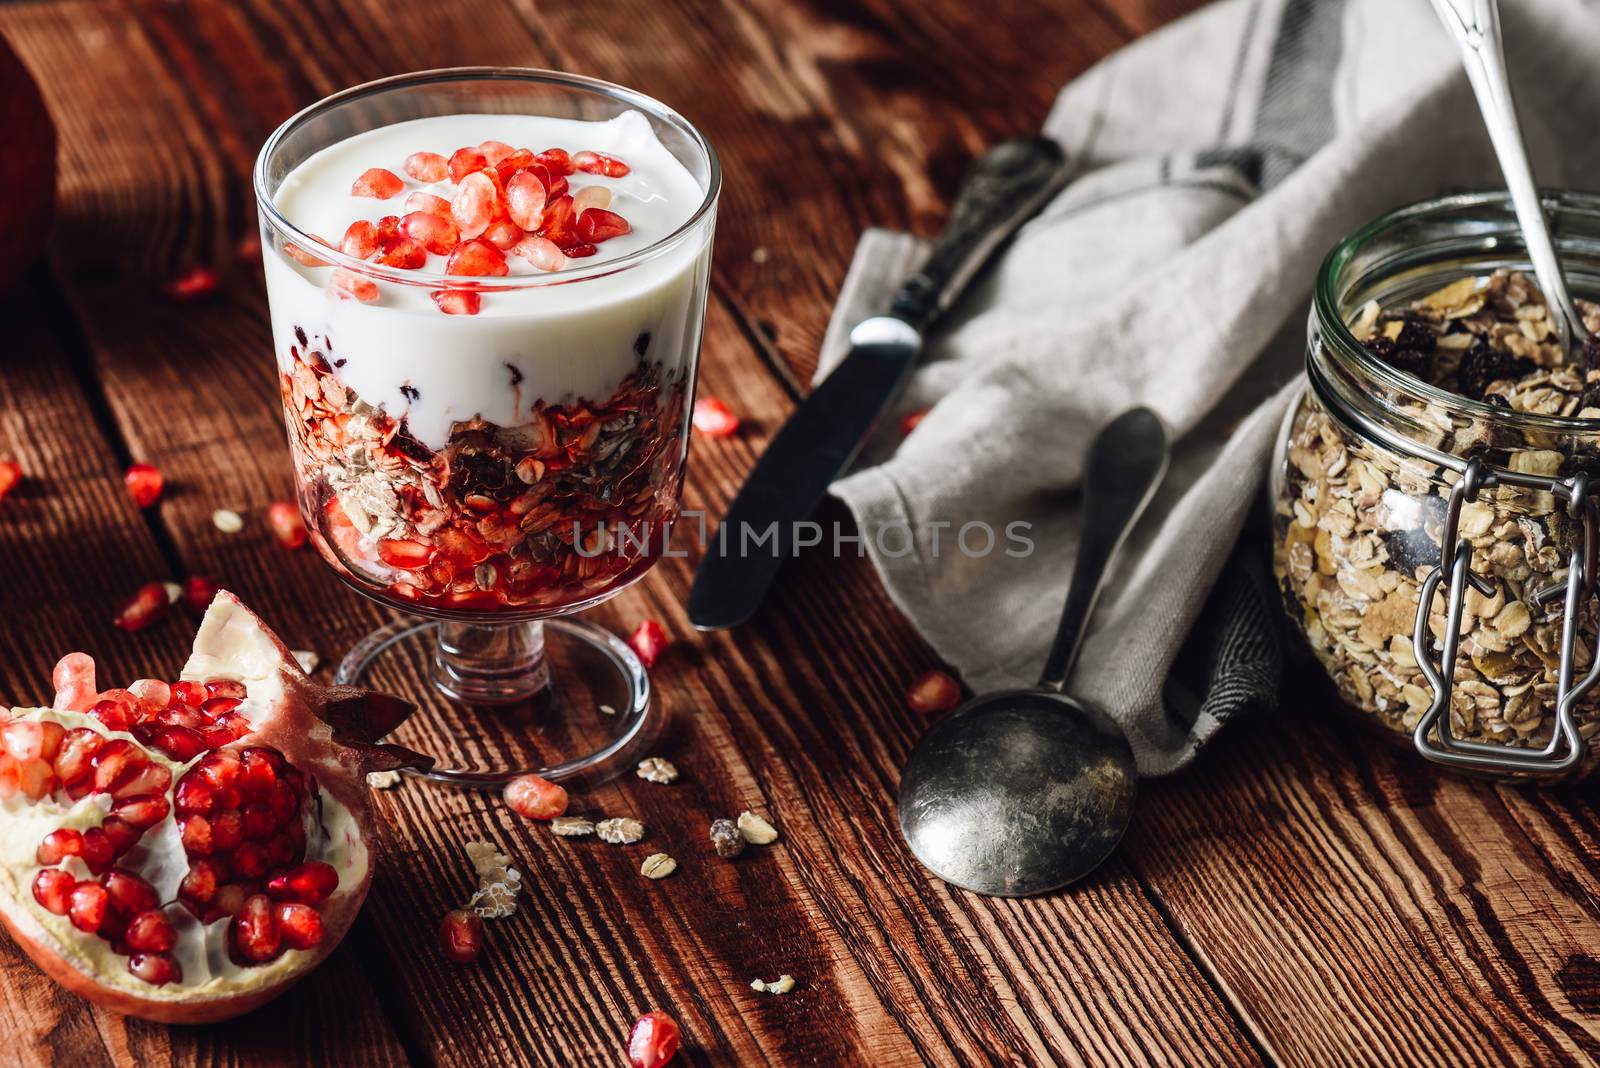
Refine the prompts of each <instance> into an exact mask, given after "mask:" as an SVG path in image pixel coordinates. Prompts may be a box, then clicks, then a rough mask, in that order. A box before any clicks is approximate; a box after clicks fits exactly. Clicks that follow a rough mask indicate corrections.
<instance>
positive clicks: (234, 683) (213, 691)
mask: <svg viewBox="0 0 1600 1068" xmlns="http://www.w3.org/2000/svg"><path fill="white" fill-rule="evenodd" d="M283 503H285V504H288V505H289V507H290V508H293V507H294V505H293V504H292V503H290V502H288V501H285V502H283ZM268 510H269V511H270V510H271V509H270V507H269V509H268ZM295 514H296V515H298V514H299V513H298V512H296V513H295ZM205 691H206V697H207V698H213V697H231V698H232V699H233V700H235V701H243V700H244V699H245V698H246V697H248V696H250V690H249V689H248V688H247V687H246V686H245V684H244V683H242V682H240V681H239V680H238V679H207V680H206V687H205Z"/></svg>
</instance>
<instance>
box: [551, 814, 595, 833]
mask: <svg viewBox="0 0 1600 1068" xmlns="http://www.w3.org/2000/svg"><path fill="white" fill-rule="evenodd" d="M550 833H551V834H557V835H560V836H561V837H562V838H580V837H582V836H583V835H586V834H593V833H594V823H593V821H591V820H586V819H584V818H583V817H582V816H557V817H556V818H555V819H553V820H551V821H550Z"/></svg>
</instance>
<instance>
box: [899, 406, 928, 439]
mask: <svg viewBox="0 0 1600 1068" xmlns="http://www.w3.org/2000/svg"><path fill="white" fill-rule="evenodd" d="M927 417H928V409H926V408H918V409H917V410H916V411H914V412H907V413H906V414H905V417H904V418H903V419H901V420H900V436H901V437H905V436H907V435H908V434H910V433H911V432H912V431H913V430H915V429H917V427H918V426H920V425H921V424H922V421H923V420H924V419H926V418H927Z"/></svg>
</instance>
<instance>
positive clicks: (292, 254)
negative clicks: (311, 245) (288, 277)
mask: <svg viewBox="0 0 1600 1068" xmlns="http://www.w3.org/2000/svg"><path fill="white" fill-rule="evenodd" d="M311 236H312V237H316V238H317V240H318V241H320V242H322V244H324V245H327V244H328V242H327V240H326V239H325V238H321V237H317V235H316V234H312V235H311ZM329 247H330V248H331V247H332V246H329ZM283 254H284V255H285V256H288V257H289V258H290V259H292V260H296V261H298V262H300V263H303V264H305V265H306V266H307V267H326V266H328V261H327V260H325V259H321V258H320V257H317V256H313V255H312V254H311V253H309V252H307V251H306V250H305V249H303V248H301V247H300V246H299V245H291V244H289V243H287V242H285V243H284V246H283Z"/></svg>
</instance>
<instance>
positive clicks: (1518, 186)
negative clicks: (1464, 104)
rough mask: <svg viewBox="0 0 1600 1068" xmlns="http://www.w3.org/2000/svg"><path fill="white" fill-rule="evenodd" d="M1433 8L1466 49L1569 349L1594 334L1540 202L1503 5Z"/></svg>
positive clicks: (1459, 0) (1476, 1) (1459, 2)
mask: <svg viewBox="0 0 1600 1068" xmlns="http://www.w3.org/2000/svg"><path fill="white" fill-rule="evenodd" d="M1433 9H1434V11H1435V12H1436V13H1437V14H1438V16H1439V21H1441V22H1443V23H1444V25H1445V28H1446V29H1447V30H1449V31H1450V35H1451V36H1452V37H1454V38H1455V42H1456V46H1457V48H1458V49H1459V50H1460V52H1461V63H1462V66H1464V67H1465V68H1466V71H1467V81H1468V82H1470V83H1471V84H1472V92H1473V95H1474V96H1476V97H1477V98H1478V110H1480V111H1481V112H1483V124H1484V126H1485V127H1487V128H1488V131H1489V141H1490V143H1491V144H1493V145H1494V154H1495V156H1496V157H1497V158H1498V159H1499V160H1500V171H1501V173H1502V174H1503V175H1504V176H1505V180H1506V189H1507V190H1508V191H1509V192H1510V193H1511V206H1512V207H1513V208H1514V209H1515V211H1516V213H1517V225H1518V226H1519V227H1520V228H1521V230H1522V240H1523V242H1524V243H1525V244H1526V245H1527V246H1528V258H1529V259H1530V260H1531V261H1532V262H1533V273H1534V275H1535V276H1536V277H1537V278H1538V279H1539V288H1540V289H1542V290H1543V291H1544V295H1545V299H1546V300H1547V301H1549V303H1550V305H1551V308H1552V310H1554V311H1555V312H1556V313H1557V314H1556V315H1555V320H1556V322H1555V326H1556V332H1557V334H1558V335H1559V337H1560V340H1561V348H1562V351H1563V352H1571V351H1572V347H1573V346H1574V345H1575V344H1581V343H1582V342H1583V341H1584V339H1586V338H1587V337H1588V331H1587V330H1585V329H1584V326H1583V318H1582V316H1580V315H1579V314H1578V309H1577V306H1576V305H1575V304H1573V302H1572V295H1571V294H1570V293H1568V292H1567V281H1566V278H1565V277H1564V276H1563V275H1562V273H1561V262H1560V261H1559V260H1558V259H1557V258H1556V249H1555V244H1554V243H1553V242H1552V241H1551V240H1550V226H1549V223H1548V221H1547V220H1546V219H1545V214H1544V207H1543V205H1541V204H1540V203H1539V188H1538V186H1536V185H1535V184H1534V181H1533V168H1532V167H1531V166H1530V165H1529V164H1528V153H1527V150H1526V149H1525V148H1524V147H1523V144H1522V130H1521V128H1520V127H1519V126H1518V124H1517V109H1516V104H1515V102H1514V101H1513V100H1512V99H1511V81H1510V79H1509V78H1508V77H1507V76H1506V56H1505V49H1504V46H1503V44H1502V41H1501V35H1500V6H1499V4H1498V2H1497V0H1433Z"/></svg>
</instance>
